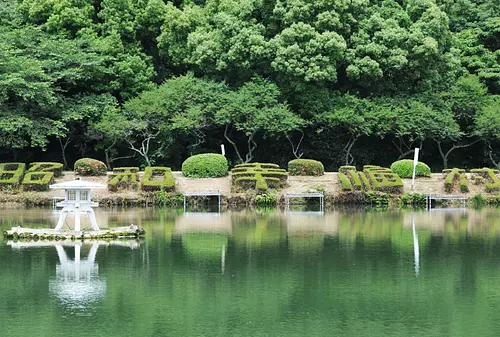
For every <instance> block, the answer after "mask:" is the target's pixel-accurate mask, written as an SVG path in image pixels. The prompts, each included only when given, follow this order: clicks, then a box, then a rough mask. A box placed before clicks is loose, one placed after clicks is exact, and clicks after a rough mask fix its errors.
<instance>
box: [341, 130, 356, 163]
mask: <svg viewBox="0 0 500 337" xmlns="http://www.w3.org/2000/svg"><path fill="white" fill-rule="evenodd" d="M358 138H359V135H356V136H351V138H349V141H348V142H347V145H346V146H345V147H344V151H345V165H346V166H348V165H351V164H352V163H353V162H354V157H353V156H352V155H351V149H352V147H353V146H354V143H356V141H357V140H358Z"/></svg>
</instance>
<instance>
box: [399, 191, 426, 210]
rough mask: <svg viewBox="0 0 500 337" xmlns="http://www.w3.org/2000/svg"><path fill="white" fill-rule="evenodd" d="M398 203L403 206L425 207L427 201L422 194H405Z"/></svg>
mask: <svg viewBox="0 0 500 337" xmlns="http://www.w3.org/2000/svg"><path fill="white" fill-rule="evenodd" d="M399 200H400V203H401V205H403V206H420V207H425V205H426V203H427V199H426V197H425V195H424V194H420V193H405V194H403V195H402V196H401V199H399Z"/></svg>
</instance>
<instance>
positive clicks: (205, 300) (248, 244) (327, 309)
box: [0, 208, 500, 336]
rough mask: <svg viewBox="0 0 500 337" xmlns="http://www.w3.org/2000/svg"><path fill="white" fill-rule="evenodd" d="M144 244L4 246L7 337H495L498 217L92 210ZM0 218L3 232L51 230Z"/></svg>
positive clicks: (488, 212) (28, 219)
mask: <svg viewBox="0 0 500 337" xmlns="http://www.w3.org/2000/svg"><path fill="white" fill-rule="evenodd" d="M96 216H97V221H98V223H99V225H100V226H101V227H106V226H109V227H113V226H123V225H128V224H131V223H133V224H136V225H140V226H142V227H144V228H145V229H146V231H147V234H146V237H145V238H144V239H143V240H140V241H113V242H110V243H109V242H85V243H71V242H64V243H51V244H45V243H41V242H38V243H33V242H32V243H25V242H13V241H8V240H6V239H3V240H0V326H1V331H2V333H1V335H2V336H68V335H69V336H498V335H499V333H500V321H499V320H498V319H497V318H498V316H499V314H498V313H499V312H500V210H499V209H482V210H436V211H432V212H426V211H401V210H397V211H374V210H372V211H366V210H343V211H328V212H325V213H324V214H323V213H319V212H282V211H278V210H276V211H274V210H265V211H250V210H245V211H241V212H235V211H232V212H223V213H220V214H217V213H195V212H189V213H183V212H182V210H180V211H179V210H172V209H161V208H157V209H130V208H128V209H99V210H97V212H96ZM56 221H57V213H56V214H54V212H53V211H52V210H51V209H37V208H35V209H0V229H1V230H2V231H3V230H6V229H10V228H11V227H13V226H19V225H21V226H24V227H40V228H43V227H54V226H55V223H56Z"/></svg>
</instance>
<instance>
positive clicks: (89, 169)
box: [75, 158, 108, 176]
mask: <svg viewBox="0 0 500 337" xmlns="http://www.w3.org/2000/svg"><path fill="white" fill-rule="evenodd" d="M107 172H108V168H107V167H106V164H104V163H103V162H102V161H99V160H96V159H91V158H82V159H78V160H77V161H76V162H75V174H79V175H82V176H105V175H106V173H107Z"/></svg>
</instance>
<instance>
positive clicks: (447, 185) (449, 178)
mask: <svg viewBox="0 0 500 337" xmlns="http://www.w3.org/2000/svg"><path fill="white" fill-rule="evenodd" d="M443 174H444V175H445V178H444V190H445V192H447V193H451V192H453V189H454V186H455V182H456V181H458V180H460V190H462V189H465V187H462V184H463V183H465V185H467V179H465V181H463V179H462V176H465V170H464V169H458V168H452V169H446V170H443ZM467 189H468V187H467Z"/></svg>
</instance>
